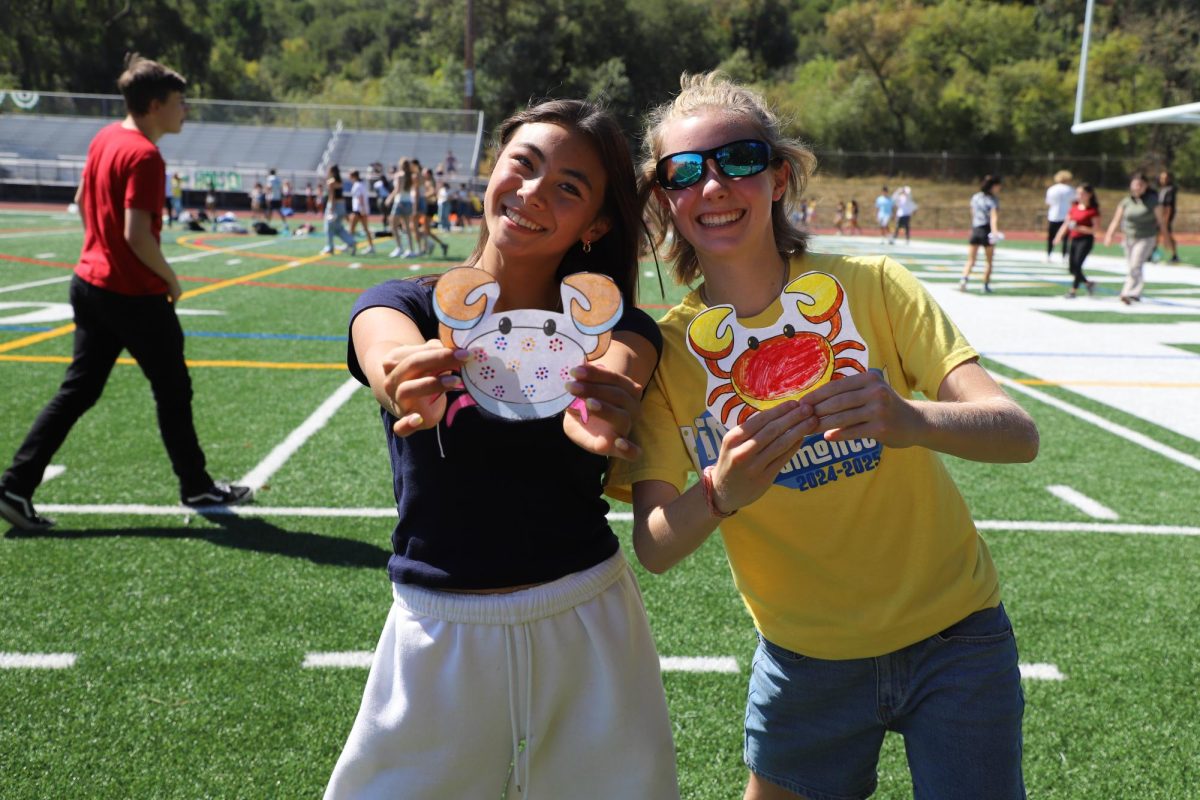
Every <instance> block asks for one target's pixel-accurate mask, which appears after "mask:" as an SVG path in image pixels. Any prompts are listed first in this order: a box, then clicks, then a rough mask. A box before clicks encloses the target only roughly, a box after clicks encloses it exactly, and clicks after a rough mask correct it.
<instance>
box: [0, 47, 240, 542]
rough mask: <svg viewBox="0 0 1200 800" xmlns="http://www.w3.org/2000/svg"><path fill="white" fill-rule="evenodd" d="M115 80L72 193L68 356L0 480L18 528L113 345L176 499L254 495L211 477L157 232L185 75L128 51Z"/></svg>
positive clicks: (31, 517) (230, 499)
mask: <svg viewBox="0 0 1200 800" xmlns="http://www.w3.org/2000/svg"><path fill="white" fill-rule="evenodd" d="M117 88H118V89H120V91H121V94H122V95H123V96H124V98H125V107H126V110H127V114H126V116H125V119H124V120H123V121H122V122H114V123H112V124H111V125H107V126H105V127H104V128H102V129H101V130H100V132H99V133H97V134H96V138H94V139H93V140H92V143H91V145H90V146H89V147H88V155H87V161H86V163H85V164H84V168H83V177H82V179H81V181H80V184H79V188H78V189H77V190H76V192H75V203H76V205H78V206H79V215H80V217H81V218H82V220H83V228H84V231H83V236H84V238H83V251H82V252H81V253H80V255H79V263H78V264H77V265H76V266H75V274H74V277H73V278H72V279H71V307H72V308H73V309H74V315H75V333H74V336H75V343H74V353H73V355H72V359H71V364H70V366H68V367H67V373H66V375H65V376H64V378H63V382H62V385H61V386H60V387H59V389H58V392H57V394H55V396H54V398H53V399H52V400H51V401H50V402H49V403H48V404H47V405H46V407H45V408H44V409H42V413H41V414H39V415H38V418H37V419H36V420H35V421H34V423H33V427H32V428H31V429H30V430H29V433H28V434H27V435H26V437H25V441H24V442H23V443H22V444H21V446H20V448H19V449H18V450H17V453H16V455H15V456H14V457H13V461H12V463H11V464H10V465H9V467H8V469H7V470H6V471H5V472H4V475H3V476H2V477H0V517H3V518H4V519H6V520H8V521H9V522H10V523H12V524H13V525H15V526H16V527H18V528H22V529H25V530H44V529H46V528H49V527H51V526H52V525H54V521H53V520H50V519H47V518H46V517H43V516H41V515H40V514H38V513H37V511H36V510H35V509H34V507H33V493H34V490H35V489H37V487H38V485H39V484H40V483H41V482H42V476H43V474H44V473H45V471H46V467H47V466H48V465H49V464H50V459H51V458H52V457H53V456H54V454H55V453H56V452H57V451H58V449H59V448H60V447H61V446H62V444H63V442H64V441H66V438H67V434H68V433H69V432H70V431H71V428H72V427H73V426H74V425H75V423H76V421H78V420H79V418H80V417H82V416H83V415H84V413H85V412H86V411H87V410H88V409H89V408H91V407H92V406H93V405H94V404H95V403H96V401H98V400H99V399H100V395H101V393H102V392H103V391H104V386H105V384H106V383H107V382H108V376H109V374H110V373H111V372H112V368H113V365H115V364H116V362H117V356H119V355H120V354H121V351H122V350H127V351H128V352H129V354H130V355H131V356H132V357H133V358H134V360H135V361H137V363H138V366H139V367H141V370H142V373H143V374H144V375H145V376H146V378H147V380H149V381H150V387H151V389H152V390H153V394H154V403H155V406H156V408H157V411H158V427H159V431H160V433H161V434H162V440H163V445H164V446H165V447H166V450H167V456H168V457H169V458H170V460H171V468H172V469H173V470H174V472H175V477H176V478H177V479H178V480H179V499H180V501H181V502H183V503H184V504H185V505H189V506H201V507H202V506H212V505H232V504H236V503H244V502H246V501H248V500H250V499H251V498H252V497H253V492H252V491H251V490H250V489H249V488H247V487H245V486H230V485H228V484H224V483H215V482H214V481H213V479H212V477H210V476H209V474H208V471H207V467H206V459H205V456H204V451H203V450H202V449H201V448H200V442H199V440H198V438H197V436H196V428H195V425H194V423H193V420H192V382H191V377H190V376H189V375H188V368H187V364H186V362H185V361H184V356H183V350H184V338H183V329H182V328H181V327H180V326H179V318H178V316H177V315H176V311H175V305H176V303H178V301H179V298H180V295H181V294H182V292H183V290H182V289H181V287H180V285H179V278H178V276H176V274H175V270H174V269H172V268H171V265H170V264H169V263H168V262H167V259H166V258H165V257H164V256H163V252H162V245H161V241H160V240H161V235H162V201H163V196H164V192H163V188H164V184H165V182H166V164H165V163H164V162H163V158H162V154H161V153H159V150H158V141H159V140H160V139H161V138H162V137H163V136H165V135H166V134H168V133H179V132H180V131H181V130H182V129H183V122H184V117H185V116H186V113H187V104H186V103H185V101H184V97H183V95H184V92H185V91H186V89H187V81H186V80H184V78H183V76H181V75H180V74H179V73H177V72H175V71H174V70H171V69H168V68H166V67H164V66H163V65H162V64H159V63H158V62H155V61H151V60H149V59H146V58H142V57H141V56H139V55H137V54H136V53H134V54H131V55H129V56H128V57H127V59H126V62H125V71H124V72H123V73H122V74H121V77H120V78H119V79H118V81H117ZM115 435H116V436H118V437H119V432H116V433H115Z"/></svg>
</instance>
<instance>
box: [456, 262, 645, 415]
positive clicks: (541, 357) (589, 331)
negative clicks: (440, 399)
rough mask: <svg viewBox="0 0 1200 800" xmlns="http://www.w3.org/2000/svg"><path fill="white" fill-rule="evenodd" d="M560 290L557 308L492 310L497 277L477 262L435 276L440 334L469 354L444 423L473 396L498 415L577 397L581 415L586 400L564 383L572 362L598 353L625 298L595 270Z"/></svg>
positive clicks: (541, 410) (542, 410) (554, 409)
mask: <svg viewBox="0 0 1200 800" xmlns="http://www.w3.org/2000/svg"><path fill="white" fill-rule="evenodd" d="M561 293H562V308H563V311H561V312H558V311H544V310H541V309H528V308H527V309H516V310H508V311H501V312H495V311H494V309H495V306H496V301H497V300H498V299H499V298H500V284H498V283H497V282H496V281H495V280H494V279H493V278H492V276H490V275H489V274H488V273H486V272H484V271H483V270H481V269H475V268H472V267H459V268H457V269H452V270H450V271H449V272H447V273H446V274H444V275H442V276H441V278H439V279H438V283H437V288H436V289H435V290H434V295H433V308H434V313H435V314H437V318H438V321H439V323H440V325H439V338H440V339H441V340H442V343H443V344H445V345H446V346H447V347H453V348H462V349H464V350H467V351H469V352H470V354H471V355H470V358H469V359H468V360H467V361H466V362H465V363H464V364H463V366H462V368H461V373H462V379H463V384H464V386H465V388H466V392H467V393H466V394H465V395H461V396H459V398H458V399H456V400H455V401H454V402H453V403H451V405H450V407H449V408H448V409H447V411H446V423H447V424H448V425H449V424H451V423H452V422H453V417H454V415H455V413H457V412H458V410H459V409H461V408H462V407H464V406H467V405H472V404H474V405H478V406H480V407H481V408H483V409H484V410H485V411H487V412H489V413H491V414H494V415H496V416H498V417H501V418H503V419H508V420H530V419H543V418H545V417H552V416H554V415H555V414H558V413H559V412H561V411H563V410H564V409H566V408H567V407H568V406H570V405H572V403H573V402H575V403H577V405H576V407H577V408H579V409H580V411H581V412H582V413H583V414H584V417H585V418H586V407H584V405H583V403H581V402H578V400H577V398H575V396H574V395H572V394H571V393H569V392H568V391H567V389H566V385H565V384H566V383H567V382H568V381H570V380H571V379H572V378H571V374H570V370H571V368H572V367H575V366H578V365H580V364H583V363H585V362H587V361H591V360H594V359H596V358H599V357H600V356H602V355H604V352H605V351H606V350H607V349H608V343H609V339H610V337H611V334H610V333H609V331H610V330H611V329H612V328H613V326H614V325H616V324H617V321H618V320H619V319H620V318H621V313H622V311H623V310H624V303H623V301H622V299H621V291H620V289H618V288H617V285H616V283H615V282H614V281H613V280H612V278H609V277H608V276H607V275H601V274H598V273H593V272H579V273H576V274H574V275H568V276H567V277H566V278H564V279H563V282H562V286H561Z"/></svg>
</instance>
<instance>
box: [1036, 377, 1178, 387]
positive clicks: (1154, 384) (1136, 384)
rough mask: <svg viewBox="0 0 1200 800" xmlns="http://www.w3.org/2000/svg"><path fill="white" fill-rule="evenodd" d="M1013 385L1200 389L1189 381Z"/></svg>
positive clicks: (1039, 382)
mask: <svg viewBox="0 0 1200 800" xmlns="http://www.w3.org/2000/svg"><path fill="white" fill-rule="evenodd" d="M1013 383H1020V384H1024V385H1025V386H1121V387H1128V388H1131V389H1200V383H1193V382H1189V381H1177V382H1170V381H1157V382H1152V383H1147V382H1146V381H1093V380H1066V381H1045V380H1040V379H1038V378H1014V379H1013Z"/></svg>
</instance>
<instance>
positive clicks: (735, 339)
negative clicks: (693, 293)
mask: <svg viewBox="0 0 1200 800" xmlns="http://www.w3.org/2000/svg"><path fill="white" fill-rule="evenodd" d="M781 299H782V304H783V314H782V315H781V316H780V318H779V319H778V320H777V321H776V322H775V323H773V324H772V325H771V326H770V327H769V328H755V329H751V328H746V327H744V326H742V325H741V323H740V322H739V321H738V320H737V318H736V316H734V309H733V307H732V306H714V307H713V308H710V309H707V310H705V311H703V312H701V313H700V314H698V315H696V317H695V319H693V320H692V322H691V324H690V325H689V326H688V349H690V350H691V351H692V353H693V354H694V355H695V356H696V357H697V358H698V359H699V360H700V361H701V363H703V364H704V367H705V369H706V370H707V371H708V374H709V393H708V397H707V399H706V403H705V404H706V405H707V406H708V408H709V411H710V412H711V413H712V414H713V416H715V417H717V418H718V419H719V420H720V421H721V424H723V425H729V424H730V419H731V418H733V420H734V422H733V424H737V425H740V424H742V423H743V422H745V421H746V420H747V419H749V418H750V416H751V415H752V414H754V413H755V412H757V411H764V410H766V409H768V408H771V407H773V406H777V405H779V404H780V403H783V402H786V401H788V400H796V399H799V398H801V397H803V396H804V395H806V394H808V393H809V392H811V391H812V390H813V389H816V388H817V387H818V386H822V385H824V384H826V383H828V382H829V381H831V380H837V379H838V378H841V377H844V375H845V374H847V371H849V372H864V371H865V370H866V349H867V348H866V346H865V345H864V344H863V343H862V341H860V340H859V338H858V332H857V330H854V329H853V321H851V322H850V330H849V331H847V334H848V335H847V336H846V337H843V338H842V339H841V340H839V337H840V336H841V335H842V334H843V328H842V325H843V322H842V311H843V308H844V306H845V292H844V291H843V290H842V286H841V284H840V283H838V281H837V280H836V279H835V278H834V277H833V276H832V275H827V274H825V273H823V272H807V273H805V274H803V275H801V276H800V277H798V278H796V279H795V280H793V281H792V282H791V283H789V284H788V285H787V286H785V287H784V291H783V295H782V298H781ZM822 328H826V329H825V330H822ZM739 343H740V346H738V345H739ZM735 351H736V352H737V355H736V356H734V358H733V362H732V363H731V364H728V365H723V364H722V362H724V361H726V359H728V358H729V357H730V356H732V355H733V354H734V352H735ZM849 351H857V352H849ZM858 353H861V356H860V355H857V354H858ZM843 354H845V355H843ZM735 412H736V414H735Z"/></svg>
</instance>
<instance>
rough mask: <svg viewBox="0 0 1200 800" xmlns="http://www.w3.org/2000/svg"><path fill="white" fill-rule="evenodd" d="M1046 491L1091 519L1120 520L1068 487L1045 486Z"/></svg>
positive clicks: (1100, 505)
mask: <svg viewBox="0 0 1200 800" xmlns="http://www.w3.org/2000/svg"><path fill="white" fill-rule="evenodd" d="M1046 491H1047V492H1049V493H1050V494H1052V495H1054V496H1055V497H1057V498H1058V499H1059V500H1062V501H1063V502H1064V503H1066V504H1068V505H1071V506H1074V507H1075V508H1078V509H1079V510H1080V511H1082V512H1083V513H1085V514H1087V515H1088V516H1089V517H1092V518H1093V519H1120V517H1118V516H1117V512H1115V511H1113V510H1112V509H1111V508H1109V507H1108V506H1106V505H1104V504H1103V503H1100V502H1097V501H1095V500H1093V499H1092V498H1090V497H1088V496H1087V495H1086V494H1084V493H1083V492H1079V491H1076V490H1075V489H1072V488H1071V487H1070V486H1061V485H1054V486H1047V487H1046Z"/></svg>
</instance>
